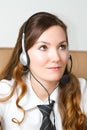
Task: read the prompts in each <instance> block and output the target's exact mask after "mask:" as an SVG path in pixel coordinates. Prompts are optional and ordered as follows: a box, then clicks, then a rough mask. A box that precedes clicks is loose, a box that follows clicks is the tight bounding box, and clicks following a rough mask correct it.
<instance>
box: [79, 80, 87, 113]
mask: <svg viewBox="0 0 87 130" xmlns="http://www.w3.org/2000/svg"><path fill="white" fill-rule="evenodd" d="M79 82H80V89H81V102H80V106H81V109H82V111H83V113H85V114H86V115H87V100H86V98H87V80H86V79H84V78H79Z"/></svg>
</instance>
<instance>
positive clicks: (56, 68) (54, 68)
mask: <svg viewBox="0 0 87 130" xmlns="http://www.w3.org/2000/svg"><path fill="white" fill-rule="evenodd" d="M60 68H61V66H58V67H56V66H54V67H49V68H48V69H50V70H59V69H60Z"/></svg>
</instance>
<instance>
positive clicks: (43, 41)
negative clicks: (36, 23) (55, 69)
mask: <svg viewBox="0 0 87 130" xmlns="http://www.w3.org/2000/svg"><path fill="white" fill-rule="evenodd" d="M65 42H66V43H67V45H68V42H67V41H66V40H64V41H61V42H59V44H62V43H65ZM37 43H44V44H50V42H46V41H37Z"/></svg>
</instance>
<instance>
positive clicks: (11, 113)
mask: <svg viewBox="0 0 87 130" xmlns="http://www.w3.org/2000/svg"><path fill="white" fill-rule="evenodd" d="M24 80H25V82H26V84H27V88H28V91H27V94H26V96H24V97H23V99H22V100H21V101H20V105H21V106H22V107H23V108H24V109H25V110H26V115H25V119H24V121H23V123H22V124H20V125H17V124H15V123H13V122H12V118H16V119H17V120H19V121H20V120H21V119H22V117H23V113H22V112H21V111H20V110H19V109H18V108H17V106H16V99H17V93H16V92H15V94H14V95H13V97H12V98H11V99H10V100H8V101H7V102H4V103H0V115H1V116H2V125H3V126H2V127H3V130H40V126H41V122H42V114H41V112H40V111H39V109H38V107H37V105H40V104H48V99H46V100H45V101H42V100H40V99H39V98H38V97H37V95H36V94H35V92H34V91H33V89H32V86H31V83H30V80H29V75H27V76H26V77H24ZM79 81H80V86H81V94H82V96H81V105H80V106H81V109H82V111H83V112H84V113H87V100H86V97H87V83H86V80H85V79H82V78H80V79H79ZM13 82H14V80H13V79H12V80H10V81H8V80H2V81H0V95H1V93H2V95H1V96H5V95H6V94H7V93H9V91H10V89H11V86H12V85H13ZM1 96H0V98H1ZM57 97H58V88H56V89H55V90H54V91H53V92H52V94H51V96H50V99H51V100H54V101H55V104H54V114H55V125H56V130H62V123H61V116H60V113H59V110H58V104H57ZM51 120H52V122H53V123H54V116H53V113H51Z"/></svg>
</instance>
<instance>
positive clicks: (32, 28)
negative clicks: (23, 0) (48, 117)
mask: <svg viewBox="0 0 87 130" xmlns="http://www.w3.org/2000/svg"><path fill="white" fill-rule="evenodd" d="M24 25H25V23H24V24H23V25H22V26H21V28H20V30H19V35H18V39H17V42H16V45H15V48H14V50H13V53H12V56H11V58H10V61H9V63H8V64H7V66H6V68H5V69H4V71H3V72H2V73H1V74H0V79H3V78H4V79H7V80H11V79H12V78H14V81H15V82H14V85H13V87H12V92H11V93H10V94H9V96H8V97H6V98H5V99H3V101H6V100H8V99H9V98H10V97H11V96H12V95H13V93H14V91H15V89H16V87H18V84H19V86H20V88H21V93H20V95H19V96H18V98H17V100H16V105H17V107H18V108H19V109H21V110H22V111H23V113H24V116H23V119H24V117H25V110H24V109H23V108H22V107H21V106H20V105H19V102H20V100H21V99H22V98H23V96H24V95H25V94H26V91H27V86H26V83H25V82H24V81H23V80H22V76H23V75H25V74H26V73H28V71H29V67H28V66H23V65H22V64H21V63H20V60H19V56H20V53H21V52H22V45H21V41H22V33H23V29H24ZM54 25H58V26H60V27H62V29H63V30H64V32H65V34H66V39H67V44H68V36H67V26H66V25H65V23H64V22H63V21H61V20H60V19H59V18H58V17H57V16H55V15H53V14H50V13H48V12H38V13H36V14H34V15H32V16H31V17H30V18H29V19H28V20H27V21H26V28H25V50H26V53H27V50H28V49H29V48H31V47H32V46H33V44H34V43H35V42H36V41H37V39H38V38H39V37H40V35H41V34H42V33H43V32H44V31H45V30H47V29H48V28H50V27H51V26H54ZM66 73H68V69H67V66H66V70H65V73H64V74H66ZM80 98H81V93H80V88H79V82H78V80H77V78H76V77H75V76H74V75H72V74H71V75H70V82H69V83H67V84H65V85H62V84H60V87H59V97H58V107H59V109H60V113H61V117H62V125H63V128H64V130H77V128H78V130H80V129H79V128H80V126H83V127H84V128H85V125H83V124H84V121H85V120H86V117H85V115H84V114H83V113H82V112H81V109H80V106H79V104H80ZM69 106H70V107H69ZM23 119H22V120H21V121H18V120H17V119H14V118H13V119H12V120H13V122H15V123H18V124H20V123H21V122H22V121H23ZM81 128H82V127H81ZM84 130H85V129H84Z"/></svg>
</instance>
